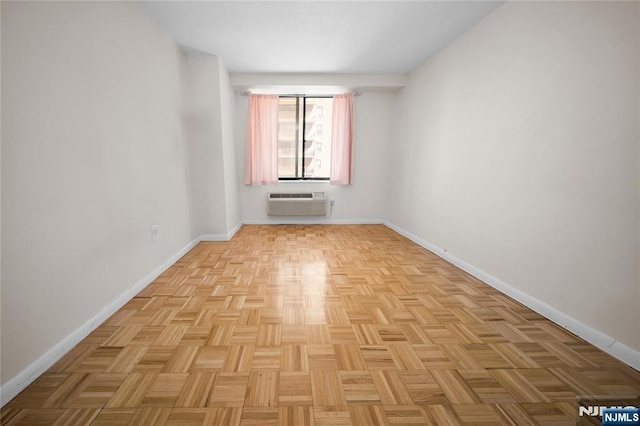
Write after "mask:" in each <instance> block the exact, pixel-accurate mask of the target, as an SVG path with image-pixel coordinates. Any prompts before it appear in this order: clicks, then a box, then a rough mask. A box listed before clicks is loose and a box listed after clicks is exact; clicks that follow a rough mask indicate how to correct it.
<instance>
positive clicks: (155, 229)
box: [151, 225, 160, 244]
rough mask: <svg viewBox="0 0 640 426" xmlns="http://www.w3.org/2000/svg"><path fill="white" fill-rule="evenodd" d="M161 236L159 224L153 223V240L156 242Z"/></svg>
mask: <svg viewBox="0 0 640 426" xmlns="http://www.w3.org/2000/svg"><path fill="white" fill-rule="evenodd" d="M159 236H160V227H159V226H158V225H151V242H152V243H153V244H156V243H157V242H158V237H159Z"/></svg>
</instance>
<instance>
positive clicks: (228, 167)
mask: <svg viewBox="0 0 640 426" xmlns="http://www.w3.org/2000/svg"><path fill="white" fill-rule="evenodd" d="M218 65H219V69H218V76H219V79H218V82H219V86H220V99H219V102H220V106H221V108H220V136H221V143H222V164H223V167H224V192H225V200H226V222H225V224H226V231H225V233H229V232H232V231H233V229H234V228H235V227H236V226H238V225H239V224H240V209H239V205H238V203H239V201H238V179H237V173H238V171H237V170H236V157H235V155H236V152H235V143H236V140H235V120H236V116H235V112H236V111H235V99H234V92H233V89H232V88H231V83H230V81H229V73H228V72H227V69H226V68H225V66H224V63H223V62H222V60H219V62H218ZM241 170H244V169H241Z"/></svg>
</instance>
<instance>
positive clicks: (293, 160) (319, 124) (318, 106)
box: [278, 96, 333, 180]
mask: <svg viewBox="0 0 640 426" xmlns="http://www.w3.org/2000/svg"><path fill="white" fill-rule="evenodd" d="M332 109H333V98H332V97H307V96H282V97H280V101H279V118H278V121H279V123H278V175H279V176H278V177H279V179H280V180H303V179H306V180H328V179H329V174H330V165H331V133H332V132H331V124H332V123H331V120H332V116H333V114H332Z"/></svg>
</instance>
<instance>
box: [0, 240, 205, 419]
mask: <svg viewBox="0 0 640 426" xmlns="http://www.w3.org/2000/svg"><path fill="white" fill-rule="evenodd" d="M199 241H200V238H196V239H195V240H193V241H191V242H189V243H188V244H187V245H186V246H184V247H183V248H181V249H180V250H178V252H177V253H176V254H174V255H173V256H171V257H170V258H169V259H167V260H165V261H164V262H163V263H162V264H161V265H160V266H158V267H157V268H155V269H154V270H153V271H151V272H150V273H149V274H147V276H146V277H144V278H143V279H141V280H140V281H138V282H137V283H136V284H135V285H134V286H133V287H131V288H129V289H127V290H125V291H124V292H123V293H121V294H120V295H119V296H118V297H117V298H116V299H115V300H113V301H112V302H111V303H109V304H108V305H107V306H105V307H104V308H102V310H101V311H100V312H98V313H97V314H96V315H95V316H94V317H93V318H91V319H90V320H89V321H87V322H86V323H84V324H83V325H81V326H80V327H78V328H77V329H76V330H74V331H73V332H72V333H71V334H69V335H68V336H67V337H65V338H64V339H62V341H60V342H59V343H58V344H56V345H55V346H54V347H52V348H51V349H49V350H48V351H47V352H45V353H44V354H43V355H42V356H41V357H40V358H38V359H37V360H36V361H34V362H33V363H32V364H31V365H29V366H28V367H27V368H25V369H24V370H22V371H21V372H20V373H18V374H17V375H16V376H15V377H13V378H12V379H10V380H9V381H8V382H7V383H5V384H4V385H2V386H1V387H0V407H2V406H4V405H5V404H6V403H7V402H9V401H11V400H12V399H13V398H15V397H16V395H18V394H19V393H20V392H22V391H23V390H24V389H25V388H26V387H27V386H29V385H30V384H31V383H32V382H33V381H34V380H35V379H37V378H38V377H39V376H40V375H41V374H42V373H44V372H45V371H47V370H48V369H49V368H50V367H51V366H52V365H54V364H55V363H56V362H58V360H59V359H60V358H62V357H63V356H64V355H65V354H66V353H67V352H69V351H70V350H71V349H72V348H73V347H74V346H75V345H77V344H78V343H80V342H81V341H82V339H84V338H85V337H87V336H88V335H89V334H90V333H91V332H92V331H93V330H95V329H96V328H97V327H98V326H99V325H100V324H102V323H103V322H105V321H106V320H107V319H108V318H109V317H110V316H111V315H113V314H114V313H115V312H116V311H118V309H120V308H121V307H123V306H124V305H125V304H126V303H127V302H129V301H130V300H131V299H132V298H133V297H134V296H135V295H136V294H138V293H139V292H140V291H142V290H143V289H144V288H145V287H146V286H147V285H149V284H150V283H151V282H153V280H155V279H156V278H157V277H158V276H160V274H162V273H163V272H164V271H166V270H167V269H168V268H169V267H170V266H171V265H173V264H174V263H176V262H177V261H178V260H179V259H180V258H181V257H182V256H184V255H185V254H186V253H187V252H188V251H189V250H191V249H192V248H193V247H195V245H196V244H197V243H198V242H199Z"/></svg>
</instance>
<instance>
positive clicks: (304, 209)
mask: <svg viewBox="0 0 640 426" xmlns="http://www.w3.org/2000/svg"><path fill="white" fill-rule="evenodd" d="M326 214H327V193H326V192H294V193H276V192H273V193H269V194H268V197H267V215H269V216H325V215H326Z"/></svg>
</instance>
